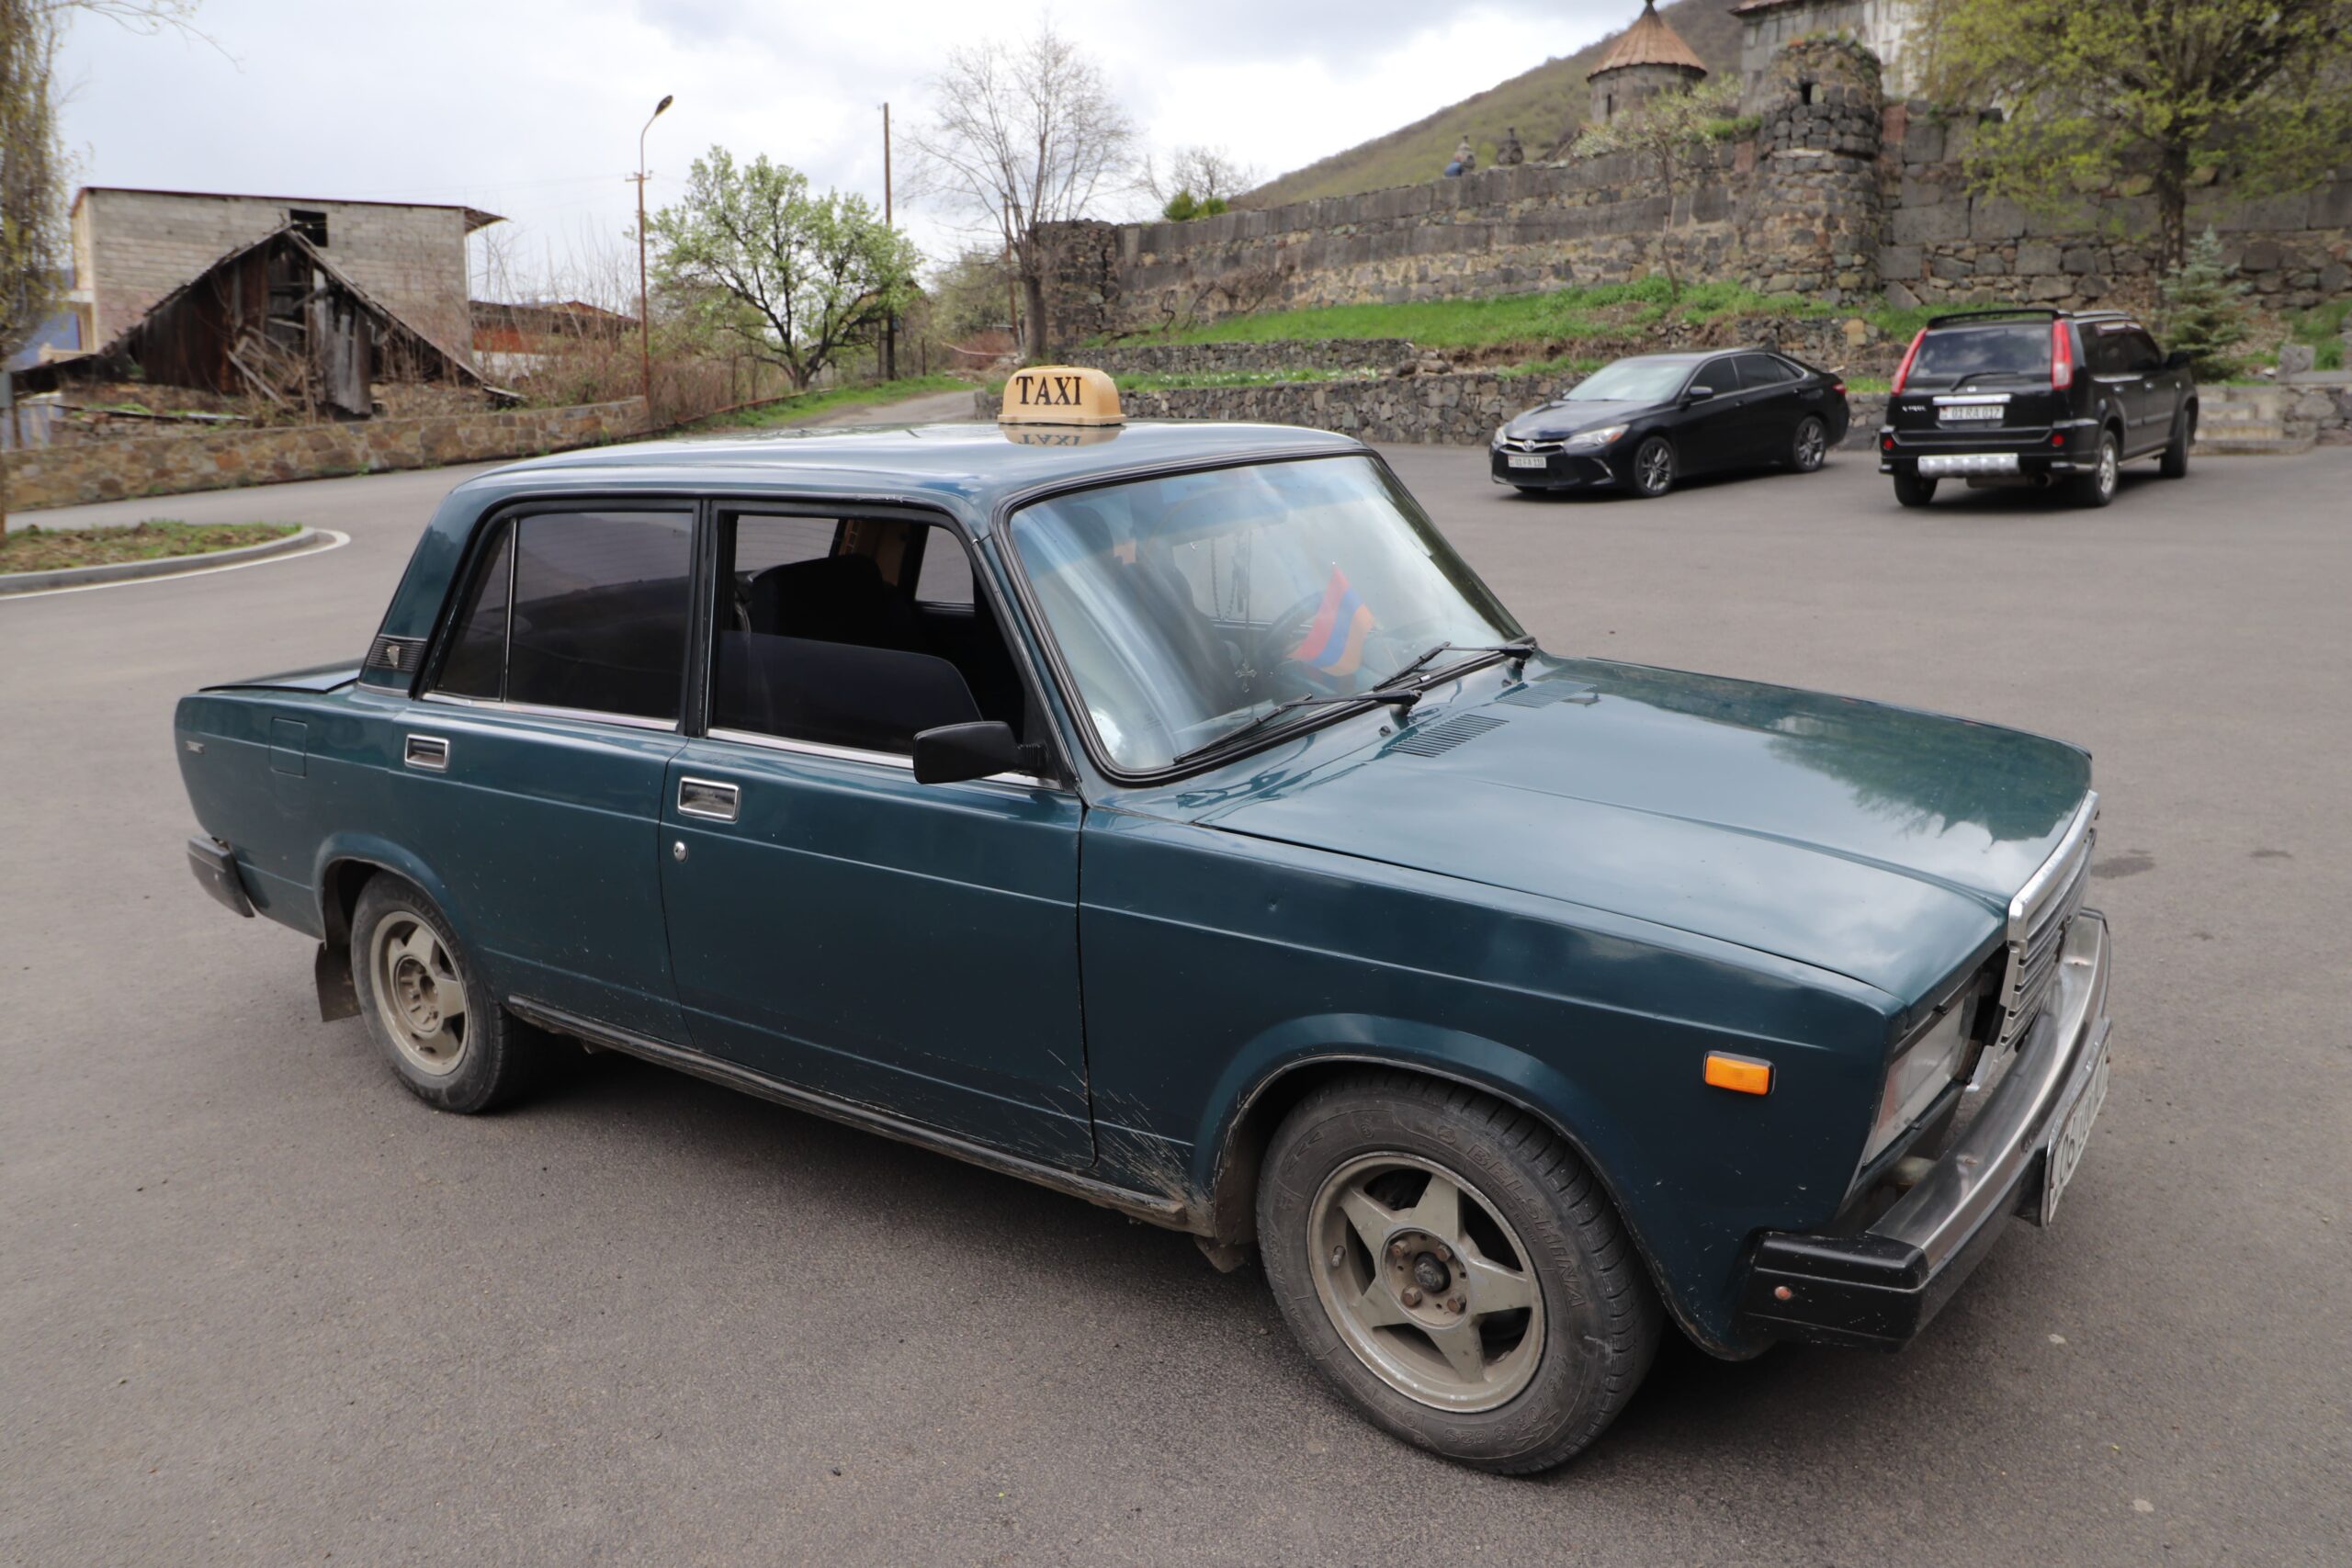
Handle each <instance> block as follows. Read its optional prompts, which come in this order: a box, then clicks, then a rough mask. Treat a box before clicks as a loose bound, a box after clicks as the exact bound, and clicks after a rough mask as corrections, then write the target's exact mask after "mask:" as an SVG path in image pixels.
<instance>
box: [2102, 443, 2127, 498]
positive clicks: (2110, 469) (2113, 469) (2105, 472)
mask: <svg viewBox="0 0 2352 1568" xmlns="http://www.w3.org/2000/svg"><path fill="white" fill-rule="evenodd" d="M2121 468H2122V465H2121V464H2120V463H2119V462H2117V461H2116V457H2115V443H2114V442H2112V441H2103V442H2101V443H2100V444H2099V448H2098V492H2099V494H2101V495H2113V494H2114V493H2115V485H2116V481H2117V480H2118V479H2120V478H2121V477H2122V476H2121Z"/></svg>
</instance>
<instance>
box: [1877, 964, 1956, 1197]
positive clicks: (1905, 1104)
mask: <svg viewBox="0 0 2352 1568" xmlns="http://www.w3.org/2000/svg"><path fill="white" fill-rule="evenodd" d="M1975 1012H1976V1003H1975V998H1973V997H1972V998H1962V1000H1960V1001H1958V1002H1955V1003H1953V1004H1952V1008H1951V1011H1949V1012H1947V1013H1945V1014H1944V1015H1943V1017H1941V1018H1939V1019H1938V1020H1937V1021H1935V1023H1934V1024H1933V1025H1932V1026H1930V1027H1929V1028H1928V1031H1927V1032H1925V1033H1923V1034H1921V1035H1920V1036H1919V1037H1918V1038H1917V1039H1916V1040H1914V1041H1912V1042H1911V1043H1910V1044H1908V1045H1905V1047H1904V1048H1903V1049H1902V1051H1901V1052H1900V1053H1899V1054H1898V1055H1896V1056H1895V1058H1894V1061H1893V1062H1892V1063H1890V1064H1889V1065H1888V1066H1887V1069H1886V1087H1885V1088H1884V1089H1881V1090H1880V1091H1879V1097H1878V1122H1877V1124H1876V1125H1875V1126H1873V1127H1871V1141H1870V1142H1869V1144H1868V1145H1865V1146H1864V1147H1863V1149H1862V1163H1863V1164H1864V1165H1868V1164H1870V1163H1871V1161H1872V1160H1874V1159H1876V1158H1878V1156H1880V1155H1881V1154H1883V1153H1884V1152H1885V1150H1886V1147H1887V1145H1890V1144H1892V1143H1894V1140H1895V1139H1897V1138H1899V1137H1901V1136H1902V1135H1903V1134H1905V1132H1906V1131H1908V1130H1909V1128H1910V1126H1911V1123H1913V1122H1917V1120H1919V1118H1920V1117H1921V1116H1923V1115H1925V1114H1927V1110H1928V1106H1930V1105H1933V1104H1934V1103H1935V1102H1936V1097H1937V1096H1938V1095H1939V1094H1941V1093H1943V1091H1944V1090H1945V1089H1949V1088H1951V1081H1952V1079H1954V1078H1956V1077H1959V1076H1960V1068H1961V1064H1962V1062H1963V1061H1965V1060H1966V1059H1967V1056H1968V1021H1969V1020H1970V1019H1971V1018H1973V1016H1975Z"/></svg>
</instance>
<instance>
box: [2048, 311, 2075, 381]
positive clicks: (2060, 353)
mask: <svg viewBox="0 0 2352 1568" xmlns="http://www.w3.org/2000/svg"><path fill="white" fill-rule="evenodd" d="M2074 384H2075V333H2074V330H2073V329H2072V328H2071V327H2070V326H2068V324H2067V322H2066V321H2065V319H2064V317H2061V318H2059V319H2058V320H2057V321H2052V322H2051V323H2050V389H2051V390H2052V391H2055V392H2063V391H2064V390H2065V389H2067V388H2069V387H2071V386H2073V385H2074Z"/></svg>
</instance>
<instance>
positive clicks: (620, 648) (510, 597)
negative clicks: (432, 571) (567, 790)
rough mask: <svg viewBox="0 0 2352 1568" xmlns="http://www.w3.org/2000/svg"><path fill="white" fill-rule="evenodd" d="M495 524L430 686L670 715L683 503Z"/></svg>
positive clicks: (682, 623) (637, 714)
mask: <svg viewBox="0 0 2352 1568" xmlns="http://www.w3.org/2000/svg"><path fill="white" fill-rule="evenodd" d="M501 527H502V530H503V533H502V536H501V537H500V539H499V541H498V543H497V545H496V546H495V547H493V548H492V551H491V552H490V554H489V555H488V556H487V557H486V558H484V560H483V563H482V567H481V571H480V573H479V575H478V576H477V577H476V579H475V580H474V581H473V582H472V583H471V584H469V587H468V590H467V595H468V596H467V600H466V604H465V606H464V608H463V610H462V611H461V612H460V618H459V620H458V625H457V626H456V629H455V631H454V633H453V634H452V640H451V643H450V650H449V653H448V655H447V659H446V660H445V662H444V664H443V667H442V674H441V679H440V681H439V682H438V683H437V685H436V686H435V690H436V691H440V692H443V693H446V694H450V695H453V696H466V697H476V698H482V697H490V698H496V697H503V698H504V699H505V700H506V701H508V702H512V703H527V704H530V705H535V706H540V707H557V708H571V709H576V710H580V711H582V712H587V713H599V714H614V715H617V716H627V717H631V718H650V719H663V720H670V721H675V720H676V718H677V716H678V712H679V701H680V687H681V686H682V685H683V683H684V678H685V660H686V620H687V611H688V591H689V574H690V572H691V570H692V568H693V559H694V517H693V514H692V513H685V512H674V513H672V512H565V513H531V514H529V515H527V516H523V517H518V518H515V520H513V521H512V522H510V523H506V524H503V525H501Z"/></svg>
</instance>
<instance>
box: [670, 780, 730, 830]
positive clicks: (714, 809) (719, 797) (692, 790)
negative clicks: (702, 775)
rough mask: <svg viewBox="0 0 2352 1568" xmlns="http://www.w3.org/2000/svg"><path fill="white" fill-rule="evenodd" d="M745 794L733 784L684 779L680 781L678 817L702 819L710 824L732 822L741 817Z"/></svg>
mask: <svg viewBox="0 0 2352 1568" xmlns="http://www.w3.org/2000/svg"><path fill="white" fill-rule="evenodd" d="M742 804H743V792H742V791H741V789H739V788H737V787H736V786H735V785H733V784H721V783H719V782H718V780H716V779H684V778H682V779H680V780H679V781H678V815H679V816H681V817H700V818H703V819H705V820H706V821H710V822H732V821H734V820H735V818H737V817H738V816H739V815H741V810H742Z"/></svg>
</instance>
